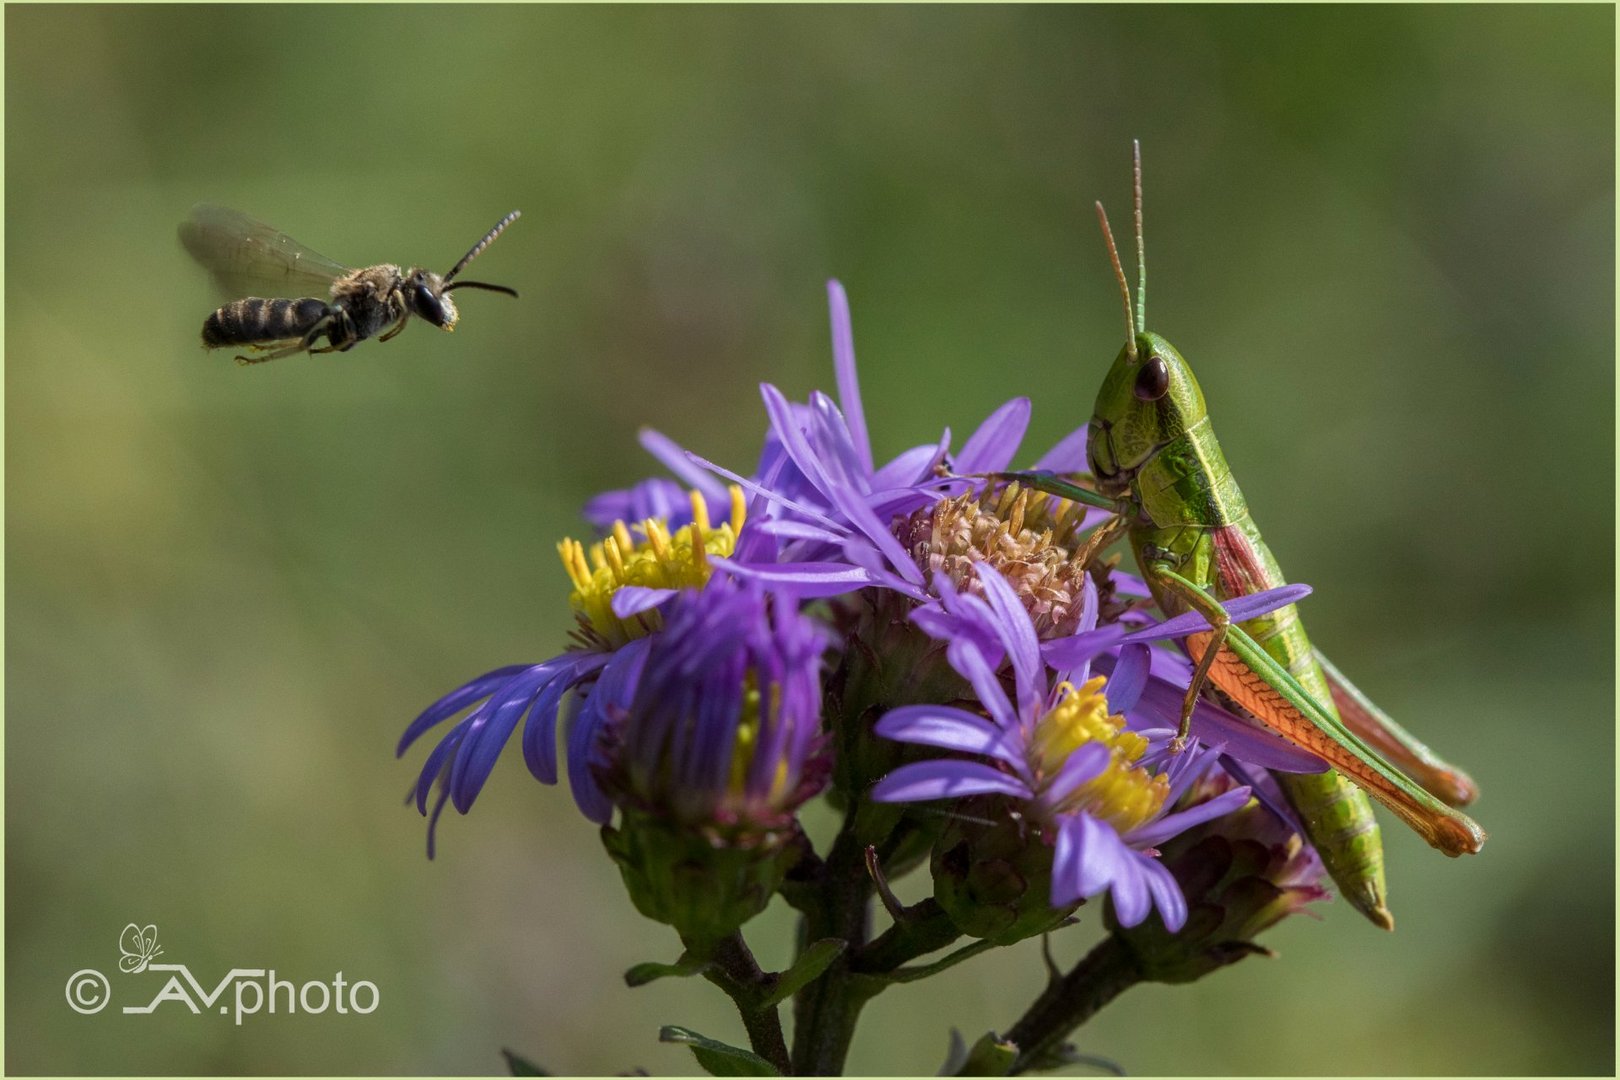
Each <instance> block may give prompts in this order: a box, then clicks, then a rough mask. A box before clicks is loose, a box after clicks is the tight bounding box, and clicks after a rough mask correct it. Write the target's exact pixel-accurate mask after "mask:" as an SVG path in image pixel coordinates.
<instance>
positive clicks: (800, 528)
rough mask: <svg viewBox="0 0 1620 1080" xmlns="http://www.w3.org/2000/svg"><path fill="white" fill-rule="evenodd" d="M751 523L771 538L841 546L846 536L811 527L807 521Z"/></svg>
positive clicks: (782, 519) (768, 520) (752, 521)
mask: <svg viewBox="0 0 1620 1080" xmlns="http://www.w3.org/2000/svg"><path fill="white" fill-rule="evenodd" d="M749 523H750V524H752V525H753V526H754V528H756V529H758V530H759V531H760V532H764V533H769V534H770V535H771V536H779V537H781V538H782V539H784V540H814V541H816V542H818V543H823V544H841V543H843V542H844V534H842V533H835V532H833V531H832V530H831V529H823V528H822V527H821V526H819V525H811V524H810V523H809V522H805V521H790V520H788V519H787V518H767V519H766V520H764V521H758V522H757V523H756V522H755V520H754V519H750V522H749Z"/></svg>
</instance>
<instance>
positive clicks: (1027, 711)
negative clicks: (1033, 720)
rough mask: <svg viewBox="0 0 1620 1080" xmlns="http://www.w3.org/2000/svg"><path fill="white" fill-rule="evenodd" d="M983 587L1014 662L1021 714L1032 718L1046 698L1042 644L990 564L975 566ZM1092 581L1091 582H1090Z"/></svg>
mask: <svg viewBox="0 0 1620 1080" xmlns="http://www.w3.org/2000/svg"><path fill="white" fill-rule="evenodd" d="M974 569H975V570H977V571H978V575H979V581H980V582H981V583H982V584H983V585H984V599H985V602H986V603H987V604H989V605H990V609H991V611H992V612H994V613H995V617H996V626H997V629H998V632H999V635H1000V637H1001V640H1002V643H1003V645H1004V646H1005V647H1006V650H1007V658H1008V659H1009V660H1010V661H1011V662H1012V668H1013V681H1014V683H1015V684H1016V686H1017V690H1018V713H1019V715H1020V716H1029V715H1032V713H1033V710H1034V709H1035V708H1036V707H1037V706H1038V705H1039V703H1040V701H1039V699H1041V698H1044V697H1045V696H1046V679H1045V674H1046V669H1045V667H1044V666H1043V665H1042V663H1041V646H1040V642H1038V641H1037V640H1036V639H1035V626H1034V624H1033V623H1031V622H1030V621H1029V612H1027V611H1025V610H1024V605H1023V604H1021V603H1019V601H1018V594H1017V593H1015V592H1013V589H1012V586H1011V585H1009V584H1007V579H1006V578H1004V577H1002V576H1001V573H1000V571H998V570H997V569H996V568H995V567H993V566H991V565H990V564H989V563H987V562H981V563H979V564H977V565H976V566H975V567H974ZM1088 580H1089V579H1088Z"/></svg>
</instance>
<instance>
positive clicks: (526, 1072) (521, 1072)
mask: <svg viewBox="0 0 1620 1080" xmlns="http://www.w3.org/2000/svg"><path fill="white" fill-rule="evenodd" d="M501 1057H503V1058H505V1059H506V1068H507V1070H508V1071H509V1072H511V1074H512V1075H513V1076H550V1075H551V1074H550V1073H548V1072H546V1070H544V1069H542V1068H541V1067H540V1066H538V1065H536V1064H535V1063H534V1062H532V1061H530V1060H529V1059H528V1058H524V1057H519V1056H518V1055H517V1054H514V1053H513V1052H512V1051H510V1050H508V1049H506V1048H505V1047H502V1048H501Z"/></svg>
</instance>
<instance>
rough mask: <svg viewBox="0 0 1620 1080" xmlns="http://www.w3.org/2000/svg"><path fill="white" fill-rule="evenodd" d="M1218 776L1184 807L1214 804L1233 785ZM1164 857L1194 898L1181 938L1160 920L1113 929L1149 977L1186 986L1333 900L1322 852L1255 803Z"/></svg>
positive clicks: (1169, 845) (1193, 834) (1187, 836)
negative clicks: (1312, 908)
mask: <svg viewBox="0 0 1620 1080" xmlns="http://www.w3.org/2000/svg"><path fill="white" fill-rule="evenodd" d="M1233 786H1234V785H1233V783H1232V781H1231V780H1230V779H1229V778H1228V777H1226V776H1225V774H1216V775H1215V776H1213V777H1211V778H1210V779H1207V780H1205V781H1203V782H1202V783H1200V784H1199V785H1197V786H1196V787H1194V788H1193V789H1192V791H1190V792H1189V793H1188V795H1187V797H1186V798H1185V799H1184V800H1183V805H1188V806H1190V805H1193V804H1196V803H1200V802H1204V801H1207V800H1208V799H1210V798H1213V797H1215V796H1217V795H1219V794H1221V793H1222V792H1224V791H1227V790H1230V789H1231V788H1232V787H1233ZM1161 850H1162V860H1163V862H1164V864H1165V866H1166V867H1168V868H1169V870H1170V872H1171V874H1172V875H1174V877H1175V879H1176V882H1177V883H1178V884H1179V885H1180V886H1181V890H1182V892H1183V894H1184V895H1185V896H1186V898H1187V907H1188V914H1187V923H1186V925H1185V926H1184V927H1183V928H1182V929H1181V931H1180V932H1178V933H1174V934H1172V933H1170V932H1168V931H1167V930H1165V928H1164V925H1163V923H1161V922H1160V921H1159V920H1158V919H1156V918H1155V919H1149V920H1147V921H1146V922H1143V923H1141V924H1140V925H1138V926H1135V927H1131V928H1129V929H1122V928H1119V927H1117V926H1115V925H1114V923H1113V921H1112V916H1111V913H1110V921H1109V925H1110V927H1111V928H1112V929H1113V930H1114V933H1115V934H1116V935H1117V936H1118V937H1119V939H1120V940H1121V942H1123V943H1124V944H1125V946H1126V947H1127V948H1129V949H1130V951H1131V952H1132V953H1133V954H1134V955H1135V957H1136V960H1137V963H1138V964H1139V965H1140V968H1141V971H1142V973H1143V977H1144V978H1147V979H1151V980H1153V981H1155V982H1164V983H1183V982H1192V981H1193V980H1195V979H1199V978H1202V977H1203V976H1205V975H1207V974H1209V973H1210V972H1211V971H1214V970H1215V969H1217V968H1220V967H1224V966H1226V965H1227V964H1233V963H1236V962H1237V961H1239V960H1241V959H1243V958H1244V957H1245V956H1250V955H1253V954H1255V953H1262V954H1267V955H1269V951H1268V950H1267V949H1265V948H1263V947H1262V946H1259V945H1256V944H1255V943H1254V940H1253V939H1254V938H1255V937H1257V936H1258V935H1259V934H1260V933H1261V932H1263V931H1265V930H1267V929H1269V928H1270V927H1272V926H1274V925H1276V924H1277V923H1278V922H1281V921H1282V920H1283V919H1284V918H1286V917H1288V916H1289V915H1293V914H1295V913H1297V912H1302V911H1305V912H1307V913H1309V912H1308V910H1307V908H1306V905H1307V904H1309V903H1311V902H1313V901H1316V900H1324V899H1326V898H1327V897H1328V895H1329V894H1328V891H1327V889H1326V888H1324V887H1323V885H1322V882H1323V878H1324V876H1325V874H1326V871H1325V870H1324V869H1323V867H1322V863H1321V860H1320V859H1318V858H1317V855H1316V852H1315V850H1314V849H1312V848H1311V847H1310V845H1308V844H1306V843H1305V842H1304V841H1303V840H1302V839H1301V838H1300V836H1299V834H1298V833H1297V832H1296V831H1295V830H1294V826H1293V825H1292V824H1289V823H1287V822H1285V821H1283V820H1282V819H1281V817H1279V815H1278V813H1277V812H1276V811H1274V810H1272V809H1271V808H1269V807H1267V806H1266V805H1264V804H1263V803H1261V802H1260V801H1259V800H1258V799H1250V800H1249V801H1248V803H1246V804H1245V805H1244V806H1242V807H1241V808H1239V809H1237V810H1235V811H1233V812H1232V813H1230V814H1227V815H1225V816H1223V817H1219V818H1216V819H1214V820H1212V821H1208V822H1205V823H1204V824H1202V825H1198V826H1195V827H1194V828H1191V829H1189V830H1187V831H1186V832H1184V833H1182V834H1181V835H1179V836H1176V837H1174V838H1172V839H1171V840H1169V841H1167V842H1165V843H1164V844H1163V845H1162V849H1161Z"/></svg>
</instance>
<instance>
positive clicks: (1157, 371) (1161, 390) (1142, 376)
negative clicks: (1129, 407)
mask: <svg viewBox="0 0 1620 1080" xmlns="http://www.w3.org/2000/svg"><path fill="white" fill-rule="evenodd" d="M1169 389H1170V368H1169V367H1168V366H1166V364H1165V362H1164V360H1163V358H1162V357H1158V356H1150V357H1148V362H1147V363H1145V364H1143V365H1142V370H1141V371H1139V372H1138V373H1137V375H1136V386H1135V387H1134V388H1133V390H1134V392H1135V394H1136V396H1137V398H1138V399H1139V400H1141V401H1158V400H1159V399H1160V398H1162V397H1164V395H1165V392H1166V391H1168V390H1169Z"/></svg>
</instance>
